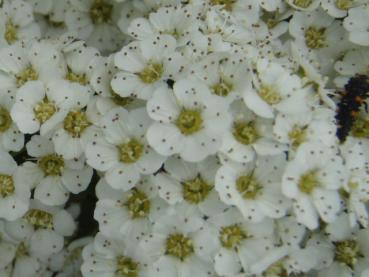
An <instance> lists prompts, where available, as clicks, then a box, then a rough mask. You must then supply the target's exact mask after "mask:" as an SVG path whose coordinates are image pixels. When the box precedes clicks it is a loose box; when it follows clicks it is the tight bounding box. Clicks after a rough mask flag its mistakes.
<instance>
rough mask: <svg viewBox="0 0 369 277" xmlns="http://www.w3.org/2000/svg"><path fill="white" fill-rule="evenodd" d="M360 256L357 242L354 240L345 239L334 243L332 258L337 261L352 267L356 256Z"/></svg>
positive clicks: (355, 261) (356, 259) (356, 258)
mask: <svg viewBox="0 0 369 277" xmlns="http://www.w3.org/2000/svg"><path fill="white" fill-rule="evenodd" d="M362 256H363V255H362V254H361V252H360V247H359V244H358V243H357V241H355V240H345V241H340V242H336V243H335V253H334V259H335V260H336V261H338V262H339V263H342V264H345V265H347V266H349V267H351V268H353V267H354V266H355V265H356V263H357V261H358V258H360V257H362Z"/></svg>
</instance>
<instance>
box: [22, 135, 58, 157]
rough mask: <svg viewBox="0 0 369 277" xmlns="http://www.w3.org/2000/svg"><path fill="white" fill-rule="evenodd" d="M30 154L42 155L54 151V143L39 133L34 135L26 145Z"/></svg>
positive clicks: (33, 155) (34, 155)
mask: <svg viewBox="0 0 369 277" xmlns="http://www.w3.org/2000/svg"><path fill="white" fill-rule="evenodd" d="M26 148H27V153H28V155H31V156H32V157H37V158H38V157H42V156H46V155H48V154H51V153H53V152H54V144H53V143H52V141H51V140H50V139H48V138H46V137H42V136H39V135H34V136H32V138H31V140H30V141H29V142H28V143H27V145H26Z"/></svg>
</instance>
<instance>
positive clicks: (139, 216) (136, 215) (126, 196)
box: [94, 178, 168, 246]
mask: <svg viewBox="0 0 369 277" xmlns="http://www.w3.org/2000/svg"><path fill="white" fill-rule="evenodd" d="M96 194H97V196H98V198H99V200H98V201H97V203H96V209H95V211H94V218H95V219H96V220H97V221H98V222H99V230H100V232H101V233H102V234H104V235H105V236H107V237H109V238H121V239H122V240H123V241H124V242H125V243H126V245H132V246H134V245H135V244H137V243H138V241H139V240H140V239H141V237H143V236H145V235H147V234H149V233H150V232H151V226H152V224H153V223H154V222H155V221H156V220H157V219H158V218H159V217H160V216H162V215H164V213H165V212H166V209H167V206H168V205H167V204H166V203H165V202H164V200H162V199H161V198H159V197H158V195H157V189H156V188H155V186H154V185H152V181H151V180H150V179H148V178H142V179H141V180H140V181H139V182H138V184H137V185H136V186H135V187H134V188H132V189H131V190H129V191H122V190H115V189H112V188H111V187H110V186H109V185H108V184H107V183H106V182H105V180H104V179H101V180H100V181H99V183H98V184H97V186H96Z"/></svg>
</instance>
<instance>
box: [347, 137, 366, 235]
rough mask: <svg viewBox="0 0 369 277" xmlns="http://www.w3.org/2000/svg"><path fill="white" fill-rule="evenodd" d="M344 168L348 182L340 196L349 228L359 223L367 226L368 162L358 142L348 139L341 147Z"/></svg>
mask: <svg viewBox="0 0 369 277" xmlns="http://www.w3.org/2000/svg"><path fill="white" fill-rule="evenodd" d="M341 151H342V156H343V158H344V160H345V167H346V169H347V171H348V180H347V183H345V184H344V186H343V189H342V191H341V195H342V196H343V199H344V200H345V202H346V206H347V209H348V214H349V221H350V226H351V227H353V226H355V225H356V224H357V222H360V224H361V225H362V226H364V227H365V228H367V227H368V226H369V211H368V209H367V205H366V202H367V201H368V200H369V172H368V168H367V163H368V161H367V160H366V158H365V156H364V151H363V148H362V144H361V143H360V141H357V140H354V139H348V140H347V141H346V142H345V144H344V145H342V146H341Z"/></svg>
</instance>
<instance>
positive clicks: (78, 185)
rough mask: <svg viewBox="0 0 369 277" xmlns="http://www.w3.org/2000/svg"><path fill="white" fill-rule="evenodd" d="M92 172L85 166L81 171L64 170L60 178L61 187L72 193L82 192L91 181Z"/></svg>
mask: <svg viewBox="0 0 369 277" xmlns="http://www.w3.org/2000/svg"><path fill="white" fill-rule="evenodd" d="M92 174H93V170H92V168H91V167H89V166H86V167H85V168H83V169H79V170H71V169H65V170H64V173H63V175H62V176H61V179H62V183H63V185H64V186H65V187H66V188H67V189H68V190H69V191H70V192H72V193H75V194H77V193H80V192H81V191H84V190H85V189H86V188H87V186H88V184H89V183H90V181H91V178H92Z"/></svg>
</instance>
